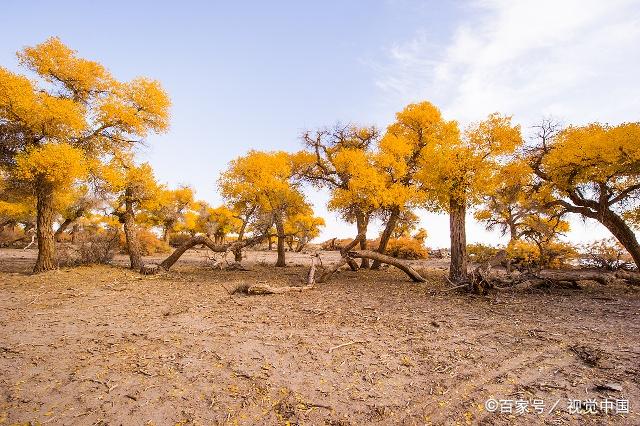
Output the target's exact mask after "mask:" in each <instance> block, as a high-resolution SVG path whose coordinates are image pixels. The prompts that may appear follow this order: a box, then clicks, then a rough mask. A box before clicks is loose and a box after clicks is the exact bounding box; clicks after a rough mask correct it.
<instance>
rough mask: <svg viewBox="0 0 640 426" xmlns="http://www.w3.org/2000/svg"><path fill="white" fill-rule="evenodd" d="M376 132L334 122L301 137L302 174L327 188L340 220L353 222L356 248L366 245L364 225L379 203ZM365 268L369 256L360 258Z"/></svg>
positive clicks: (381, 185)
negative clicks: (357, 237)
mask: <svg viewBox="0 0 640 426" xmlns="http://www.w3.org/2000/svg"><path fill="white" fill-rule="evenodd" d="M379 135H380V131H379V130H378V129H377V128H375V127H373V126H371V127H358V126H354V125H347V126H340V125H336V126H335V127H334V128H332V129H328V128H325V129H319V130H316V131H315V132H311V131H306V132H304V133H303V135H302V140H303V142H304V144H305V147H306V149H307V153H308V155H307V165H306V167H302V169H301V170H302V171H303V177H304V178H305V179H306V180H308V181H310V182H311V183H312V184H314V185H315V186H317V187H321V188H327V189H329V191H330V194H331V198H330V199H329V204H328V208H329V210H331V211H336V212H339V213H340V215H341V216H342V218H343V219H344V220H346V221H347V222H349V223H353V222H355V224H356V228H357V233H358V235H362V237H361V239H360V248H361V249H363V250H366V248H367V235H366V234H367V228H368V226H369V221H370V219H371V216H372V215H373V214H374V212H376V211H377V210H378V209H379V208H380V206H381V202H382V199H381V197H380V194H381V193H382V192H383V191H384V187H385V180H384V176H383V175H382V173H380V172H379V170H378V169H377V168H376V167H375V164H374V162H373V151H372V149H373V148H374V146H375V145H376V144H377V142H378V140H379ZM362 267H364V268H368V267H369V259H362Z"/></svg>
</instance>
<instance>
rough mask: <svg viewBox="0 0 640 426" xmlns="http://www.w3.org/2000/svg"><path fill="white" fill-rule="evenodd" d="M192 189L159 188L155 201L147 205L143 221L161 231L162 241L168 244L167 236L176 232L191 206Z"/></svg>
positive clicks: (192, 201)
mask: <svg viewBox="0 0 640 426" xmlns="http://www.w3.org/2000/svg"><path fill="white" fill-rule="evenodd" d="M193 204H194V198H193V189H191V188H190V187H188V186H183V187H180V188H177V189H167V188H165V187H162V186H161V187H159V188H158V191H157V194H156V195H155V199H154V200H152V202H151V203H147V206H148V208H147V210H145V211H144V214H145V217H144V220H145V221H146V222H149V223H150V224H152V225H154V226H159V227H160V228H161V229H162V240H163V241H164V242H169V236H170V234H171V233H172V232H174V231H176V230H177V227H178V224H179V223H180V222H181V221H183V219H184V215H185V214H186V213H187V211H188V210H189V209H190V208H191V207H192V206H193Z"/></svg>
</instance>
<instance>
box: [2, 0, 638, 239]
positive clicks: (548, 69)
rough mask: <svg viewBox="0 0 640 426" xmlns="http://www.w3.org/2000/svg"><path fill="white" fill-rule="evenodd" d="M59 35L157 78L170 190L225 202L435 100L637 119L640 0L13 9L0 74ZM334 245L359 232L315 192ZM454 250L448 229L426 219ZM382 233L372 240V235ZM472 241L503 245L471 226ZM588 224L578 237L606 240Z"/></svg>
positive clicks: (160, 148) (148, 152)
mask: <svg viewBox="0 0 640 426" xmlns="http://www.w3.org/2000/svg"><path fill="white" fill-rule="evenodd" d="M52 35H55V36H59V37H60V38H61V39H62V40H63V41H64V42H65V43H66V44H68V45H69V46H70V47H72V48H74V49H76V50H78V51H79V53H80V54H81V55H82V56H84V57H87V58H90V59H95V60H98V61H100V62H102V63H103V64H105V65H106V66H107V67H108V68H109V69H110V70H111V72H112V73H113V74H114V75H115V76H117V77H118V78H120V79H129V78H132V77H135V76H138V75H145V76H149V77H153V78H156V79H158V80H160V81H161V82H162V84H163V85H164V87H165V89H166V90H167V91H168V92H169V94H170V96H171V98H172V101H173V108H172V121H171V129H170V131H169V132H168V133H167V134H164V135H159V136H152V137H150V138H149V139H148V141H147V146H146V147H145V148H143V149H141V151H140V158H141V159H142V160H145V161H149V162H151V164H152V165H153V167H154V169H155V170H156V174H157V177H158V179H159V180H161V181H163V182H167V183H169V184H171V185H178V184H182V183H185V184H190V185H192V186H193V187H194V188H195V189H196V190H197V195H198V197H199V198H202V199H205V200H207V201H209V202H211V203H219V202H220V201H221V200H220V198H219V197H218V195H217V192H216V179H217V176H218V174H219V172H220V171H221V170H222V169H224V168H225V166H226V164H227V162H228V161H229V160H231V159H233V158H234V157H236V156H238V155H241V154H243V153H245V152H246V151H247V150H249V149H252V148H253V149H264V150H275V149H284V150H295V149H299V148H300V143H299V140H298V136H299V134H300V132H301V131H302V130H304V129H307V128H315V127H318V126H324V125H331V124H333V123H335V122H337V121H341V122H356V123H360V124H369V123H371V124H377V125H379V126H381V127H385V126H386V125H388V124H389V123H390V122H391V121H392V120H393V115H394V113H395V112H396V111H398V110H400V109H401V108H402V107H403V106H404V105H406V104H407V103H409V102H412V101H418V100H431V101H432V102H434V103H436V104H437V105H439V106H440V107H441V108H442V109H443V111H444V113H445V114H446V115H447V117H448V118H452V119H458V120H459V121H460V122H461V123H462V124H465V123H468V122H470V121H473V120H479V119H482V118H483V117H484V116H486V114H488V113H490V112H492V111H496V110H499V111H501V112H505V113H512V114H514V119H515V120H516V121H518V122H520V123H522V124H523V127H524V128H525V129H526V128H527V126H529V125H531V124H532V123H533V122H535V120H538V119H539V118H540V117H542V116H548V115H552V116H554V117H557V118H559V119H561V120H563V121H565V122H577V123H580V122H586V121H592V120H600V121H609V122H612V123H615V122H619V121H631V120H633V121H637V120H638V118H639V117H640V90H639V89H638V88H637V87H638V84H637V75H640V57H639V52H640V49H638V48H637V46H638V45H640V4H639V2H638V1H625V0H621V1H607V2H603V1H595V0H594V1H589V0H586V1H578V0H565V1H562V2H553V1H550V0H549V1H547V0H541V1H530V2H518V1H499V0H495V1H494V0H487V1H447V2H445V1H440V2H437V1H419V0H386V1H385V0H380V1H376V0H369V1H365V0H360V1H356V0H353V1H349V0H344V1H316V2H310V1H275V0H274V1H268V2H267V1H244V2H242V1H236V2H231V1H226V2H222V1H218V2H216V1H211V2H204V1H203V2H197V1H192V2H189V1H185V2H180V3H178V2H169V1H155V2H152V1H127V2H120V1H110V2H89V1H73V2H72V1H56V2H50V1H11V0H9V1H5V2H3V6H2V14H1V15H0V38H1V39H2V44H1V49H0V64H2V65H3V66H6V67H9V68H12V69H16V65H17V64H16V60H15V52H16V51H17V50H19V49H20V48H22V47H23V46H26V45H33V44H36V43H39V42H41V41H43V40H45V39H46V38H47V37H49V36H52ZM309 198H310V199H311V200H312V201H313V202H314V204H316V210H317V212H318V213H319V214H321V215H323V216H325V217H326V218H327V219H328V220H327V222H328V225H327V229H326V230H325V232H324V233H323V237H327V238H328V237H331V236H336V235H340V236H347V235H350V234H352V233H353V230H352V229H351V228H350V227H348V226H347V225H344V224H342V223H340V222H339V220H337V218H335V217H334V216H333V215H332V214H331V213H328V212H326V210H325V209H324V207H323V204H324V202H325V201H326V194H321V193H309ZM422 225H423V226H424V227H426V228H427V230H428V231H429V232H430V234H431V236H432V238H431V244H432V245H434V246H445V245H447V239H448V221H447V218H446V217H444V216H437V215H432V214H424V215H423V223H422ZM374 232H375V231H374ZM468 234H469V239H470V240H471V241H485V242H496V241H497V236H496V235H494V234H491V233H487V232H484V231H483V229H482V227H481V226H480V225H478V224H475V223H470V224H469V229H468ZM600 234H603V235H605V234H604V233H602V231H601V230H600V228H599V227H598V226H597V225H593V224H583V223H581V222H577V223H576V225H575V230H574V232H573V233H572V234H571V238H572V239H575V240H585V239H589V238H591V237H593V236H594V235H600Z"/></svg>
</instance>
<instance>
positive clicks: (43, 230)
mask: <svg viewBox="0 0 640 426" xmlns="http://www.w3.org/2000/svg"><path fill="white" fill-rule="evenodd" d="M36 185H37V187H36V198H37V203H36V213H37V218H36V223H37V225H36V235H37V238H38V258H37V259H36V264H35V266H34V267H33V272H35V273H38V272H44V271H51V270H53V269H55V268H56V264H55V254H56V243H55V238H54V234H53V186H52V185H51V184H50V183H47V182H42V181H39V182H38V183H37V184H36Z"/></svg>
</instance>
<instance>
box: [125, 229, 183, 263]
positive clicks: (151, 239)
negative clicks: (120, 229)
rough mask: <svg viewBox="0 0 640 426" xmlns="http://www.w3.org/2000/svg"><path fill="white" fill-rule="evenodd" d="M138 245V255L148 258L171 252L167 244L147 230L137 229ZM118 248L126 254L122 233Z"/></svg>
mask: <svg viewBox="0 0 640 426" xmlns="http://www.w3.org/2000/svg"><path fill="white" fill-rule="evenodd" d="M137 235H138V244H140V254H141V255H142V256H150V255H152V254H156V253H167V252H170V251H171V247H169V244H167V243H166V242H164V241H162V240H161V239H160V238H158V236H157V235H156V234H154V233H153V232H151V231H149V230H148V229H144V228H139V229H138V233H137ZM120 247H121V248H122V251H123V252H125V253H126V252H127V244H126V239H125V235H124V233H122V234H121V235H120Z"/></svg>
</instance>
